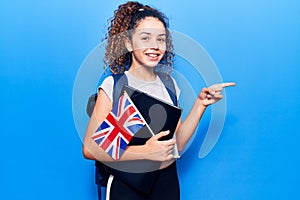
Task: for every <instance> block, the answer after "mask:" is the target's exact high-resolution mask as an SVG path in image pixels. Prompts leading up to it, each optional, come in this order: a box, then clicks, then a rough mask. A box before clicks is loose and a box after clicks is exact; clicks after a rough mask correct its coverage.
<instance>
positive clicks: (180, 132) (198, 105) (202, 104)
mask: <svg viewBox="0 0 300 200" xmlns="http://www.w3.org/2000/svg"><path fill="white" fill-rule="evenodd" d="M228 86H235V83H221V84H215V85H212V86H210V87H209V88H203V89H202V90H201V92H200V93H199V95H198V97H197V99H196V101H195V103H194V105H193V107H192V109H191V111H190V113H189V114H188V116H187V118H186V119H185V120H184V122H183V123H181V122H179V123H178V126H177V131H176V139H177V146H178V150H179V151H182V149H183V148H184V147H185V145H186V144H187V142H188V140H189V139H190V138H191V136H192V135H193V134H194V132H195V130H196V127H197V125H198V123H199V121H200V119H201V117H202V115H203V113H204V111H205V110H206V108H207V106H209V105H211V104H214V103H216V102H218V101H219V100H221V99H222V98H223V96H222V94H221V92H222V90H223V89H224V88H225V87H228Z"/></svg>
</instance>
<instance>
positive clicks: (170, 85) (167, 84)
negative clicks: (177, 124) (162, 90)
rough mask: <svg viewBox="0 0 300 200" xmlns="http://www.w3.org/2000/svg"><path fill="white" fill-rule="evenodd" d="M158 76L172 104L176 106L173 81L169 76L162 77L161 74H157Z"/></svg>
mask: <svg viewBox="0 0 300 200" xmlns="http://www.w3.org/2000/svg"><path fill="white" fill-rule="evenodd" d="M157 75H158V76H159V78H160V80H161V81H162V82H163V84H164V85H165V87H166V89H167V91H168V93H169V96H170V98H171V99H172V102H173V104H174V105H175V106H178V101H177V96H176V89H175V85H174V81H173V79H172V77H171V76H170V75H167V76H166V75H164V74H162V73H157Z"/></svg>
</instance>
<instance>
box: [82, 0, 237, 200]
mask: <svg viewBox="0 0 300 200" xmlns="http://www.w3.org/2000/svg"><path fill="white" fill-rule="evenodd" d="M167 28H168V20H167V18H166V17H165V16H164V14H163V13H161V12H159V11H158V10H156V9H154V8H151V7H149V6H147V5H143V4H140V3H138V2H127V3H125V4H122V5H120V6H119V8H118V9H117V10H116V11H115V13H114V17H113V18H112V20H111V22H110V27H109V28H108V33H107V35H106V38H105V39H106V40H107V47H106V54H105V58H104V61H105V63H106V64H107V65H108V66H109V67H110V70H111V72H112V73H114V74H120V73H124V74H125V76H126V77H127V79H128V85H129V86H132V87H134V88H137V89H139V90H141V91H143V92H145V93H148V94H150V95H152V96H155V97H158V98H160V99H162V100H164V101H167V102H169V103H173V102H172V99H171V98H170V95H169V93H168V91H167V88H166V87H165V85H164V83H163V82H162V80H161V79H160V78H159V76H158V75H157V73H158V72H160V73H161V72H162V73H164V74H165V76H166V77H167V76H168V74H169V72H170V71H171V70H172V68H173V57H174V53H173V45H172V40H171V36H170V33H169V31H168V29H167ZM169 78H170V77H169ZM171 79H172V81H173V83H174V86H175V91H176V92H175V93H176V97H177V98H178V97H179V95H180V89H179V88H178V86H177V84H176V82H175V80H174V79H173V78H171ZM114 84H115V83H114V79H113V77H112V76H109V77H107V78H106V79H105V80H104V81H103V83H102V84H101V86H100V87H99V92H98V98H97V101H96V104H95V107H94V112H93V114H92V116H91V119H90V122H89V124H88V127H87V130H86V135H85V139H84V145H83V155H84V157H85V158H87V159H92V160H96V161H100V162H101V163H121V162H124V161H126V162H127V161H145V160H148V161H159V162H161V165H160V166H159V169H156V171H155V176H156V178H155V180H154V181H153V184H152V185H151V188H150V189H149V190H147V192H145V191H140V190H138V189H136V188H135V187H132V186H130V185H128V184H127V183H126V181H122V179H119V178H117V177H114V176H110V178H109V181H108V185H107V195H106V198H107V199H111V200H115V199H130V200H139V199H140V200H144V199H153V200H159V199H163V200H165V199H172V200H176V199H179V198H180V193H179V182H178V177H177V171H176V163H175V160H176V158H175V157H174V155H175V154H174V152H176V151H181V150H182V149H183V148H184V146H185V145H186V144H187V142H188V140H189V139H190V138H191V136H192V134H193V133H194V131H195V129H196V127H197V125H198V123H199V121H200V118H201V116H202V115H203V113H204V111H205V109H206V107H207V106H208V105H210V104H213V103H215V102H217V101H219V100H220V99H222V95H221V91H222V89H223V88H224V87H227V86H233V85H235V84H234V83H223V84H216V85H213V86H211V87H209V88H203V89H202V91H201V92H200V93H199V95H198V98H197V99H196V101H195V103H194V106H193V107H192V109H191V111H190V113H189V115H188V116H187V118H186V119H185V120H184V122H181V120H179V122H178V124H177V129H176V132H175V137H174V138H173V139H170V140H164V141H161V140H159V139H160V138H161V137H163V136H165V135H167V134H168V133H169V132H168V131H167V130H166V131H162V132H160V133H157V134H156V135H155V136H153V137H151V138H150V139H149V140H148V141H147V142H146V143H145V144H144V145H132V146H128V147H127V148H126V150H125V152H124V153H123V154H122V156H121V157H120V159H119V160H117V161H115V160H113V159H112V158H111V157H110V156H109V155H108V154H107V153H106V152H104V151H103V150H102V149H101V148H99V146H98V145H97V144H96V143H95V142H94V141H93V140H92V138H91V137H92V135H93V133H94V132H95V131H96V129H97V128H98V126H99V125H100V124H101V123H102V121H103V120H104V119H105V118H106V116H107V115H108V113H109V112H110V111H111V109H112V102H113V89H114ZM145 173H146V172H145ZM147 181H148V180H147V179H145V180H144V182H147Z"/></svg>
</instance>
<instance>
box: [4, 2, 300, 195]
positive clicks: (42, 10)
mask: <svg viewBox="0 0 300 200" xmlns="http://www.w3.org/2000/svg"><path fill="white" fill-rule="evenodd" d="M123 2H125V1H111V2H110V1H95V0H93V1H82V0H81V1H79V0H73V1H66V0H61V1H49V0H46V1H38V0H28V1H14V0H11V1H1V3H0V25H1V28H0V30H1V31H0V93H1V99H0V108H1V109H0V110H1V140H0V155H1V164H0V190H1V192H0V198H1V199H10V200H15V199H44V200H46V199H72V200H75V199H78V200H82V199H84V200H89V199H96V187H95V185H94V174H93V170H94V166H93V162H91V161H87V160H84V159H83V157H82V155H81V140H80V138H79V136H78V133H77V131H76V128H75V126H74V121H73V115H72V90H73V84H74V81H75V78H76V73H77V71H78V69H79V67H80V65H81V63H82V62H83V60H84V59H85V57H86V56H87V55H88V54H89V53H90V52H91V51H92V49H93V48H94V47H95V46H97V45H98V44H99V43H100V42H101V39H102V38H103V35H104V33H105V30H106V21H107V19H108V18H110V17H111V16H112V14H113V11H114V10H115V9H116V8H117V6H118V5H119V4H120V3H123ZM141 2H143V3H146V4H149V5H153V6H154V7H157V8H159V9H160V10H161V11H163V12H164V13H166V15H167V16H168V17H169V18H170V20H171V23H170V28H171V29H174V30H177V31H180V32H182V33H185V34H186V35H188V36H190V37H191V38H193V39H194V40H196V41H197V42H198V43H199V44H201V45H202V46H203V47H204V48H205V49H206V50H207V52H208V53H209V54H210V56H211V57H212V59H213V60H214V62H215V63H216V65H217V66H218V69H219V70H220V73H221V75H222V77H223V79H224V80H225V81H235V82H236V83H237V86H236V87H235V88H230V90H227V115H226V124H225V127H224V129H223V132H222V135H221V137H220V139H219V141H218V143H217V145H216V146H215V147H214V149H213V150H212V151H211V153H210V154H209V155H208V156H207V157H205V158H204V159H199V157H198V152H199V146H200V142H199V140H200V139H199V138H201V133H198V134H197V136H196V137H195V139H194V141H193V143H192V144H191V146H190V148H189V149H188V150H187V151H186V152H185V154H184V155H183V156H182V158H181V159H180V160H179V161H178V172H179V177H180V183H181V196H182V199H184V200H189V199H191V200H193V199H205V200H213V199H229V200H234V199H237V200H240V199H247V200H250V199H251V200H252V199H299V198H300V194H299V181H300V174H299V167H300V156H299V140H300V136H299V132H298V131H299V116H298V115H299V111H300V106H299V98H300V93H299V89H300V86H299V85H300V79H299V77H298V76H299V72H300V37H299V35H300V1H296V0H285V1H283V0H281V1H279V0H275V1H266V0H265V1H261V0H251V1H250V0H245V1H237V0H228V1H223V0H219V1H216V0H212V1H202V0H201V1H199V0H198V1H196V0H190V1H185V2H183V1H182V0H172V1H161V0H160V1H158V0H152V1H141ZM198 87H199V86H195V88H197V89H198ZM201 87H204V85H201ZM199 88H200V87H199ZM198 91H199V90H198ZM198 91H197V92H198ZM208 119H209V112H207V113H206V114H205V115H204V118H203V121H202V123H201V124H200V126H203V129H205V123H206V122H207V121H208ZM200 129H202V128H201V127H200Z"/></svg>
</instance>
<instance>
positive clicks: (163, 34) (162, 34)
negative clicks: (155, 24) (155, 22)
mask: <svg viewBox="0 0 300 200" xmlns="http://www.w3.org/2000/svg"><path fill="white" fill-rule="evenodd" d="M142 34H146V35H151V34H152V33H149V32H141V33H140V34H139V35H142ZM166 35H167V34H165V33H161V34H158V36H166Z"/></svg>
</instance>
